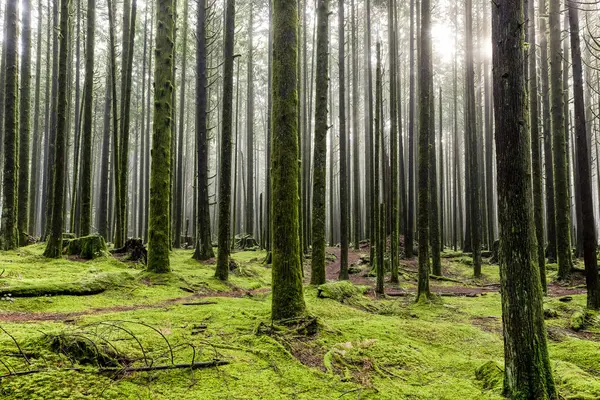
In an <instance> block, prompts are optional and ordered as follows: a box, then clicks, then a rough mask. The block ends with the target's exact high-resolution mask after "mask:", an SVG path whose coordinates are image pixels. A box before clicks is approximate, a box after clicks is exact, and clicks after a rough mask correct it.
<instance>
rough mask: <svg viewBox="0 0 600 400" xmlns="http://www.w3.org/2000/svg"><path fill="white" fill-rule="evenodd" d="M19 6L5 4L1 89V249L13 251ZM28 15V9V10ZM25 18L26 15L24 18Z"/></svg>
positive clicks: (12, 2)
mask: <svg viewBox="0 0 600 400" xmlns="http://www.w3.org/2000/svg"><path fill="white" fill-rule="evenodd" d="M17 8H18V5H17V0H8V2H7V3H6V22H7V26H6V56H5V58H6V77H5V81H4V83H5V89H4V96H5V98H4V100H5V102H4V110H5V111H4V179H3V181H2V189H3V190H2V194H3V196H2V199H3V201H2V248H3V249H4V250H12V249H15V248H17V246H18V244H19V236H18V231H17V229H18V226H17V204H18V195H19V193H18V192H17V183H18V175H17V173H18V170H19V168H18V165H19V161H18V160H19V154H18V149H17V143H18V136H17V135H18V133H19V122H18V115H19V113H18V108H17V104H18V102H17V99H18V97H19V93H18V76H19V74H18V66H17V54H18V49H17V46H18V23H19V22H18V21H19V19H18V15H19V13H18V10H17ZM28 14H29V10H28ZM26 19H27V18H26Z"/></svg>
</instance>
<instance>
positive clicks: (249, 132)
mask: <svg viewBox="0 0 600 400" xmlns="http://www.w3.org/2000/svg"><path fill="white" fill-rule="evenodd" d="M252 12H253V9H252V3H250V19H249V21H248V66H247V71H246V72H247V77H248V79H247V80H246V83H247V85H248V87H247V93H246V147H247V151H246V221H245V224H244V225H245V228H246V229H245V230H246V233H248V234H250V235H254V58H253V55H254V42H253V40H252V37H253V32H252V31H253V29H254V21H253V15H252Z"/></svg>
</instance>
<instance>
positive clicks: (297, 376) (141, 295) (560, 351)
mask: <svg viewBox="0 0 600 400" xmlns="http://www.w3.org/2000/svg"><path fill="white" fill-rule="evenodd" d="M42 252H43V246H40V245H35V246H31V247H27V248H24V249H21V250H18V251H14V252H2V253H0V272H1V271H2V270H4V272H2V274H1V275H0V290H2V293H5V294H4V295H3V296H2V300H0V327H1V328H2V330H0V374H8V373H9V370H10V371H13V372H16V371H27V370H36V369H40V370H43V372H38V373H32V374H29V375H24V376H10V377H3V378H1V380H0V398H2V399H60V398H69V399H335V398H342V399H347V398H348V399H349V398H353V399H356V398H360V399H461V400H464V399H501V398H502V396H501V380H502V372H501V368H502V356H503V343H502V336H501V334H502V326H501V310H500V295H499V294H498V293H497V291H496V290H497V288H496V290H494V288H495V286H494V285H495V283H497V282H498V268H497V266H493V265H484V267H483V278H482V279H480V280H477V281H475V280H472V279H471V278H470V276H471V274H472V273H471V272H472V269H471V268H472V267H471V266H470V265H469V259H468V257H464V256H462V255H460V254H446V257H445V258H443V260H442V262H443V267H444V275H445V276H447V277H450V279H452V280H451V281H446V280H435V281H432V290H433V291H434V292H436V291H437V292H439V293H458V292H460V290H463V291H464V292H465V293H463V294H469V295H470V294H471V293H472V294H473V296H471V297H467V296H466V295H457V296H450V297H445V296H440V297H439V298H437V299H436V300H435V301H433V302H431V303H419V304H416V303H415V302H414V296H413V294H412V293H413V292H414V281H413V272H412V271H413V270H414V269H415V268H414V267H415V266H414V263H411V262H402V266H401V283H400V286H399V287H392V286H388V287H386V290H387V291H388V293H390V294H394V293H403V295H401V296H397V295H394V296H387V297H385V298H379V299H375V298H374V296H373V295H372V290H371V289H369V288H368V286H369V285H370V284H371V283H374V281H373V280H374V278H367V277H363V276H362V275H363V274H362V273H360V274H357V275H356V277H353V280H354V281H356V282H355V283H357V284H358V285H357V286H358V287H356V288H353V287H352V286H351V285H350V286H348V285H347V284H344V285H342V286H341V287H338V286H335V285H334V286H333V287H324V288H323V287H322V288H318V287H313V286H309V285H306V286H305V289H304V295H305V300H306V304H307V309H308V311H309V313H310V315H311V316H312V317H316V321H317V324H318V330H317V333H313V330H312V329H307V328H306V327H305V326H303V324H304V323H305V322H306V321H304V322H303V321H299V322H297V324H296V325H291V326H286V327H283V326H276V325H275V326H274V325H272V323H271V321H270V300H271V297H270V289H269V286H270V280H271V269H270V268H269V267H268V266H264V265H263V264H262V262H261V261H262V260H263V258H264V256H265V254H264V253H263V252H260V251H249V252H238V253H234V254H233V258H234V259H235V260H236V261H237V263H238V268H237V269H236V270H234V271H232V272H231V274H230V281H229V282H228V283H223V282H220V281H218V280H216V279H214V277H213V275H214V264H211V263H210V262H208V263H202V264H201V263H198V262H197V261H195V260H192V259H191V256H192V251H191V250H175V251H174V252H173V253H172V255H171V267H172V270H173V272H172V273H171V274H168V275H156V274H150V273H147V272H145V271H144V269H143V266H141V265H136V264H131V263H123V262H121V261H119V260H116V259H114V258H112V257H110V256H103V257H99V258H97V259H94V260H89V261H83V260H80V259H75V258H71V259H67V258H64V259H60V260H46V259H44V258H43V257H42V256H41V254H42ZM357 258H358V257H355V259H357ZM365 268H366V267H365ZM367 272H368V271H367ZM305 275H306V276H307V277H308V271H306V274H305ZM550 275H552V274H550ZM90 282H103V285H105V287H104V290H103V291H101V292H99V293H98V294H94V295H80V296H65V295H50V296H48V295H44V292H51V289H56V288H60V287H62V286H65V285H71V286H72V287H79V286H84V285H86V284H89V283H90ZM23 287H27V288H28V290H29V291H35V290H39V292H40V294H42V295H41V296H38V297H16V296H12V293H11V296H8V293H10V291H16V289H17V288H23ZM459 289H460V290H459ZM483 289H486V290H485V291H482V290H483ZM565 290H566V289H565ZM565 290H562V291H559V290H557V289H555V290H554V292H555V293H554V294H553V292H552V291H551V292H550V296H549V297H548V298H546V299H545V309H546V314H547V319H546V324H547V327H548V332H549V338H550V340H549V344H550V355H551V359H552V365H553V369H554V374H555V379H556V381H557V386H558V388H559V391H560V394H561V396H562V397H563V398H565V399H572V400H574V399H600V316H599V315H598V314H593V313H586V312H585V310H584V308H583V307H584V306H585V294H582V293H581V290H573V291H572V293H571V292H569V293H567V294H565ZM319 294H321V295H319ZM566 295H568V296H569V297H570V299H565V296H566ZM564 300H569V301H566V302H565V301H564ZM576 313H583V314H584V323H583V326H580V327H578V330H577V331H576V330H574V329H573V328H572V326H571V324H572V321H571V320H572V316H573V314H576ZM307 321H311V322H309V323H313V322H314V320H313V319H312V318H307ZM56 337H61V338H65V340H64V341H62V342H61V343H63V345H61V346H58V349H57V346H56V340H49V338H50V339H51V338H56ZM67 339H68V340H67ZM74 340H75V341H74ZM69 341H70V342H69ZM67 342H68V343H71V344H70V345H66V344H64V343H67ZM16 343H18V345H19V347H17V345H16ZM49 343H54V344H55V345H51V344H49ZM73 343H75V344H73ZM86 343H87V344H86ZM25 357H26V358H27V360H25ZM214 359H219V360H224V361H227V362H229V364H228V365H223V366H218V367H212V368H207V369H197V370H193V371H191V370H190V369H189V368H188V369H185V368H184V369H173V370H165V371H150V372H128V371H127V370H125V371H123V372H122V373H116V372H114V371H112V372H110V373H98V368H99V367H100V368H101V367H102V366H103V365H105V366H106V365H120V366H122V367H123V368H124V369H127V368H131V367H139V366H145V365H153V366H156V365H172V364H189V363H191V362H192V361H193V362H203V361H212V360H214ZM107 360H108V361H107ZM115 363H116V364H115ZM69 368H71V369H72V368H76V369H77V370H68V369H69Z"/></svg>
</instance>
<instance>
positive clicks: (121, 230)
mask: <svg viewBox="0 0 600 400" xmlns="http://www.w3.org/2000/svg"><path fill="white" fill-rule="evenodd" d="M123 10H124V11H123V58H122V60H121V71H122V73H121V119H120V123H121V126H120V137H119V140H120V144H119V153H120V154H119V159H118V161H119V164H120V165H119V167H118V173H119V175H120V177H119V186H118V188H119V191H120V193H119V196H118V197H117V198H118V199H119V202H117V206H116V209H117V212H118V213H119V215H120V216H119V218H117V231H116V235H115V246H116V247H120V246H122V245H123V244H124V242H125V239H126V237H127V215H128V212H127V203H128V201H127V199H128V190H127V188H128V179H129V178H128V176H129V125H130V124H129V120H130V117H131V112H130V110H131V91H132V83H133V79H132V76H133V48H134V47H133V46H134V39H135V19H136V12H137V1H136V0H133V1H132V2H131V9H130V7H129V0H125V1H124V3H123ZM171 82H172V81H171ZM155 84H156V82H155ZM171 84H172V83H171ZM172 102H173V101H172Z"/></svg>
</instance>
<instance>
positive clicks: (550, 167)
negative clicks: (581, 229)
mask: <svg viewBox="0 0 600 400" xmlns="http://www.w3.org/2000/svg"><path fill="white" fill-rule="evenodd" d="M539 16H540V76H541V81H542V98H541V99H542V106H543V110H542V130H543V136H544V171H545V175H546V177H545V185H544V187H545V192H546V195H545V199H546V231H547V239H548V247H547V250H546V256H547V258H548V260H549V261H551V262H554V261H556V212H555V206H554V162H553V159H554V156H553V155H552V135H551V128H550V109H551V105H550V76H549V70H548V34H547V28H546V25H547V24H546V19H547V8H546V0H540V2H539Z"/></svg>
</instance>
